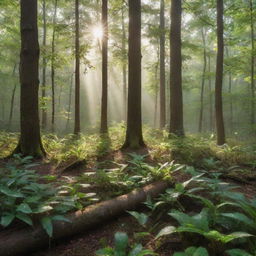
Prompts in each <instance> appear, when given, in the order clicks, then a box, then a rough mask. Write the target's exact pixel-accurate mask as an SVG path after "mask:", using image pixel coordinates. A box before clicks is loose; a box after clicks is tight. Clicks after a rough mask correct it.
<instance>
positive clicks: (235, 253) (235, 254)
mask: <svg viewBox="0 0 256 256" xmlns="http://www.w3.org/2000/svg"><path fill="white" fill-rule="evenodd" d="M226 253H227V255H229V256H253V255H252V254H250V253H248V252H246V251H245V250H241V249H231V250H227V251H226Z"/></svg>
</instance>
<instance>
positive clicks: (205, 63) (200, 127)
mask: <svg viewBox="0 0 256 256" xmlns="http://www.w3.org/2000/svg"><path fill="white" fill-rule="evenodd" d="M202 41H203V47H204V57H203V59H204V62H203V73H202V85H201V95H200V114H199V125H198V132H199V133H201V132H202V128H203V113H204V89H205V88H204V87H205V86H204V85H205V73H206V65H207V58H206V57H207V56H206V43H205V32H204V30H202Z"/></svg>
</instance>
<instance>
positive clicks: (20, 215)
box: [16, 212, 33, 226]
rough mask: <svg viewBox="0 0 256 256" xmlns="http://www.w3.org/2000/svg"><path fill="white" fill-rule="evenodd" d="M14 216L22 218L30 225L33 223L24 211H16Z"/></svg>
mask: <svg viewBox="0 0 256 256" xmlns="http://www.w3.org/2000/svg"><path fill="white" fill-rule="evenodd" d="M16 218H18V219H20V220H22V221H23V222H25V223H27V224H28V225H30V226H32V225H33V222H32V219H31V218H30V217H29V216H28V215H27V214H25V213H21V212H20V213H17V214H16Z"/></svg>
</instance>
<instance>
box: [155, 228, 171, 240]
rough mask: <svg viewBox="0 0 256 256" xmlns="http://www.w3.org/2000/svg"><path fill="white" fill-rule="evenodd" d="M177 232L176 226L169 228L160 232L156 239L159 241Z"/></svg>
mask: <svg viewBox="0 0 256 256" xmlns="http://www.w3.org/2000/svg"><path fill="white" fill-rule="evenodd" d="M175 232H176V228H175V227H174V226H167V227H165V228H163V229H161V230H160V231H159V233H158V234H157V236H156V238H155V239H158V238H159V237H161V236H167V235H170V234H173V233H175Z"/></svg>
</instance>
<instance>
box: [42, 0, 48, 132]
mask: <svg viewBox="0 0 256 256" xmlns="http://www.w3.org/2000/svg"><path fill="white" fill-rule="evenodd" d="M45 1H46V0H43V49H44V51H46V37H47V26H46V3H45ZM41 89H42V99H43V102H44V101H45V97H46V55H45V52H44V54H43V71H42V87H41ZM46 126H47V111H46V108H45V106H43V109H42V129H44V130H45V129H46Z"/></svg>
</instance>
